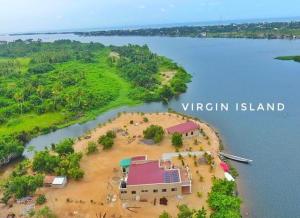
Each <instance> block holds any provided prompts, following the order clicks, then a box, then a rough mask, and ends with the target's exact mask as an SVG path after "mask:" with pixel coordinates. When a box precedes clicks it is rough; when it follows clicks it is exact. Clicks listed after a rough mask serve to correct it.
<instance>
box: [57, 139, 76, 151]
mask: <svg viewBox="0 0 300 218" xmlns="http://www.w3.org/2000/svg"><path fill="white" fill-rule="evenodd" d="M73 144H74V140H73V139H71V138H68V139H65V140H63V141H61V142H60V143H58V144H57V145H56V146H55V151H56V152H57V153H58V154H59V155H66V154H72V153H74V148H73Z"/></svg>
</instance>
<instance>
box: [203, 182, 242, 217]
mask: <svg viewBox="0 0 300 218" xmlns="http://www.w3.org/2000/svg"><path fill="white" fill-rule="evenodd" d="M235 189H236V184H235V182H233V181H231V182H230V181H227V180H225V179H214V180H213V186H212V189H211V192H210V193H209V194H208V200H207V202H208V204H209V206H210V208H211V209H212V210H213V213H212V214H211V217H231V218H238V217H241V215H240V205H241V200H240V198H238V197H237V196H235V195H234V192H235Z"/></svg>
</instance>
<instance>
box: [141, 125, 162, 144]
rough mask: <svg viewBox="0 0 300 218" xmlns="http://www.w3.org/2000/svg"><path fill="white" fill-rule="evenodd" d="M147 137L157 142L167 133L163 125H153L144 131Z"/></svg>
mask: <svg viewBox="0 0 300 218" xmlns="http://www.w3.org/2000/svg"><path fill="white" fill-rule="evenodd" d="M143 133H144V138H145V139H153V140H154V142H155V143H159V142H161V141H162V139H163V136H164V134H165V132H164V130H163V128H162V127H161V126H156V125H151V126H149V127H148V128H147V129H146V130H144V131H143Z"/></svg>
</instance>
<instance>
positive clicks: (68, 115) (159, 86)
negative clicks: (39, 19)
mask: <svg viewBox="0 0 300 218" xmlns="http://www.w3.org/2000/svg"><path fill="white" fill-rule="evenodd" d="M189 81H190V75H189V74H188V73H187V72H186V71H185V70H184V69H183V68H182V67H180V66H178V65H177V64H176V63H174V62H172V61H171V60H170V59H168V58H166V57H162V56H159V55H157V54H154V53H152V52H151V51H150V50H149V48H148V47H147V46H146V45H144V46H137V45H127V46H120V47H118V46H109V47H108V46H104V45H102V44H100V43H92V42H91V43H81V42H78V41H71V40H58V41H54V42H42V41H41V40H38V41H33V40H26V41H22V40H16V41H14V42H1V43H0V108H1V109H0V166H1V165H3V164H5V163H8V162H9V161H10V160H11V159H14V158H16V157H19V156H20V155H21V154H22V152H23V150H24V145H25V144H26V142H28V141H29V140H30V139H31V138H32V137H33V136H36V135H39V134H45V133H48V132H51V131H54V130H56V129H58V128H63V127H65V126H68V125H71V124H74V123H77V122H84V121H87V120H90V119H93V118H95V117H96V116H97V115H99V114H100V113H102V112H104V111H107V110H109V109H111V108H115V107H118V106H122V105H135V104H139V103H142V102H150V101H161V100H162V101H166V102H167V101H168V99H170V98H172V97H173V96H175V95H178V94H180V93H182V92H185V90H186V88H187V85H186V83H188V82H189Z"/></svg>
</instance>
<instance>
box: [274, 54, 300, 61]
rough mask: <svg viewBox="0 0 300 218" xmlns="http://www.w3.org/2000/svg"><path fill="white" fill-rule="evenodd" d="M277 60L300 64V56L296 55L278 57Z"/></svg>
mask: <svg viewBox="0 0 300 218" xmlns="http://www.w3.org/2000/svg"><path fill="white" fill-rule="evenodd" d="M275 59H277V60H282V61H296V62H300V56H298V55H296V56H280V57H276V58H275Z"/></svg>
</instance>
